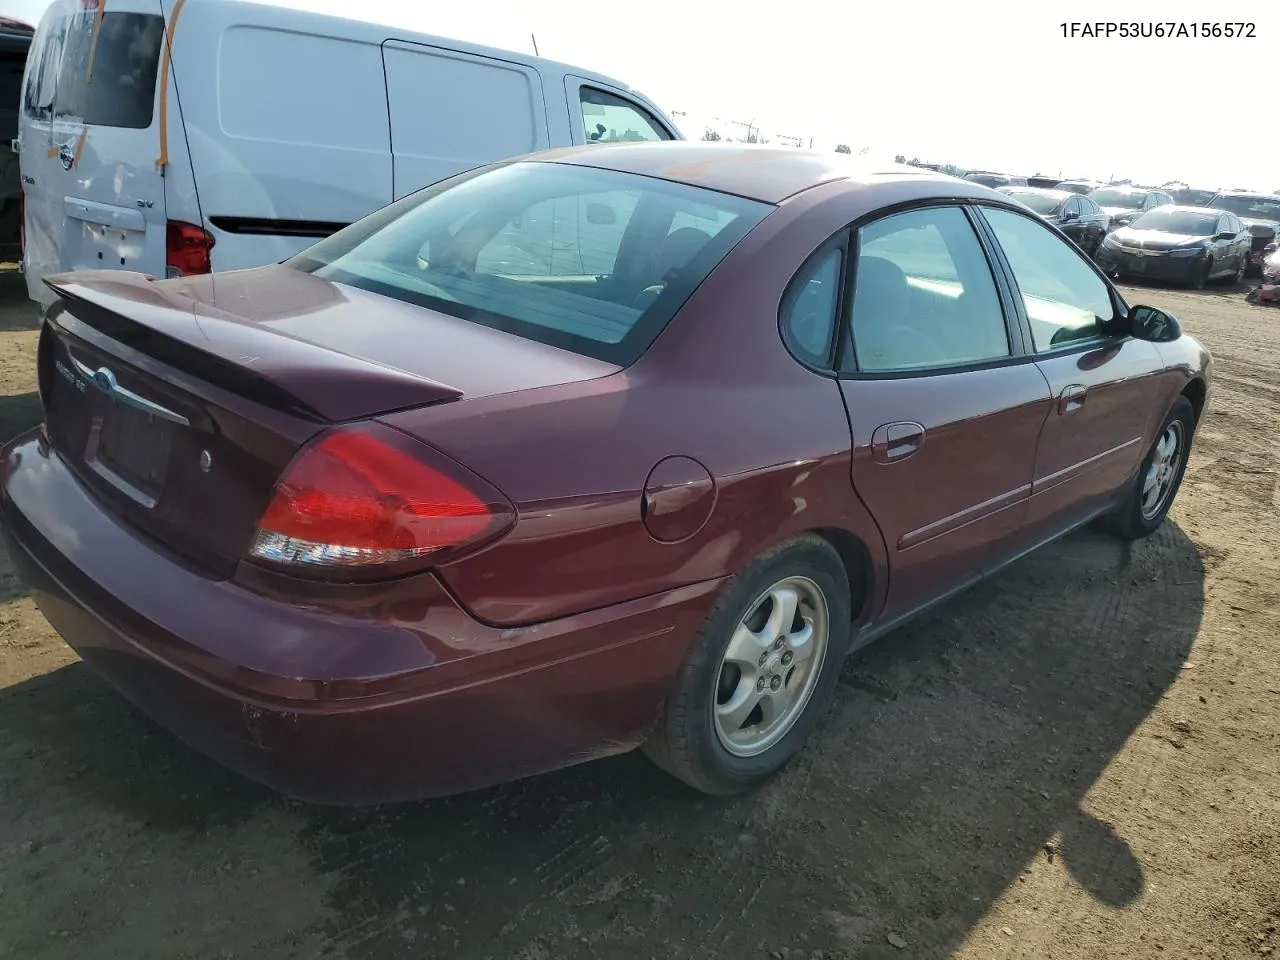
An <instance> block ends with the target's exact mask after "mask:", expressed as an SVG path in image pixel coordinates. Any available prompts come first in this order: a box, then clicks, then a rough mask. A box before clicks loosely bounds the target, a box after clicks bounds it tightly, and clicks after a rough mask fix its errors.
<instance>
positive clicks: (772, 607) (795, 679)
mask: <svg viewBox="0 0 1280 960" xmlns="http://www.w3.org/2000/svg"><path fill="white" fill-rule="evenodd" d="M851 621H852V615H851V613H850V591H849V578H848V575H847V574H846V572H845V569H844V565H843V564H842V563H841V561H840V557H839V555H838V554H837V553H836V552H835V550H834V549H833V548H832V547H831V544H829V543H828V542H827V541H826V540H824V539H822V538H821V537H818V536H816V535H812V534H810V535H805V536H802V537H798V538H796V539H794V540H791V541H788V542H787V543H784V544H781V545H779V546H778V547H775V548H774V549H772V550H770V551H769V552H768V553H766V554H764V555H763V556H761V557H758V558H757V559H756V560H755V561H753V562H752V563H751V565H750V566H748V567H747V568H746V569H745V570H743V571H742V572H741V573H740V574H738V575H737V576H736V577H734V579H733V580H732V581H730V582H729V584H728V585H727V586H726V588H725V590H724V592H723V593H722V594H721V596H720V599H719V600H718V601H717V602H716V605H715V606H714V607H713V608H712V610H711V613H710V614H709V615H708V617H707V620H706V623H705V624H704V625H703V627H702V630H701V631H700V632H699V633H698V636H697V637H696V638H695V639H694V642H693V645H692V647H691V648H690V651H689V654H688V657H687V659H686V661H685V664H684V667H683V668H682V669H681V672H680V674H679V677H678V678H677V680H676V684H675V688H674V689H673V690H672V692H671V694H670V695H669V696H668V697H667V700H666V703H665V704H664V707H663V715H662V719H661V720H660V721H659V723H658V726H657V729H656V730H655V731H654V733H653V735H652V737H651V738H650V739H649V741H648V742H647V743H645V745H644V747H643V748H642V749H643V750H644V752H645V754H646V755H647V756H648V757H649V759H651V760H652V761H653V762H654V763H656V764H657V765H658V766H660V767H662V768H663V769H664V770H666V771H667V772H668V773H670V774H672V775H673V776H675V777H678V778H679V779H681V780H683V781H684V782H685V783H687V784H689V785H690V786H692V787H694V788H695V789H697V790H701V791H702V792H703V793H708V794H713V795H719V796H729V795H732V794H737V793H742V792H745V791H747V790H750V789H752V788H753V787H756V786H758V785H760V784H762V783H763V782H764V781H766V780H768V779H769V778H770V777H772V776H773V775H774V774H776V773H777V772H778V771H779V770H781V769H782V768H783V767H784V766H785V765H786V764H787V762H788V761H789V760H790V759H791V758H792V757H794V756H795V755H796V754H797V753H798V752H799V751H800V748H801V747H802V746H803V745H804V742H805V740H806V738H807V737H808V736H809V734H810V733H811V732H812V730H813V728H814V726H815V724H817V722H818V721H819V719H820V718H821V717H822V715H823V714H824V713H825V712H826V710H827V708H828V707H829V706H830V705H831V700H832V697H833V695H834V692H835V687H836V681H837V680H838V679H839V674H840V665H841V663H842V661H843V659H844V656H845V654H846V653H847V652H848V649H849V638H850V631H851Z"/></svg>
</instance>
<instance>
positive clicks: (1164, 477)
mask: <svg viewBox="0 0 1280 960" xmlns="http://www.w3.org/2000/svg"><path fill="white" fill-rule="evenodd" d="M1185 440H1186V433H1185V432H1184V429H1183V425H1182V421H1180V420H1174V421H1172V422H1171V423H1170V424H1169V425H1168V426H1167V427H1166V428H1165V431H1164V433H1162V434H1161V435H1160V439H1159V440H1158V441H1157V442H1156V448H1155V455H1154V456H1152V458H1151V465H1150V466H1149V467H1147V473H1146V475H1145V476H1144V477H1143V478H1142V516H1143V519H1146V520H1150V519H1151V518H1152V517H1155V516H1156V515H1157V514H1159V513H1160V511H1161V510H1162V509H1164V506H1165V504H1166V503H1167V502H1168V500H1169V495H1170V494H1171V493H1172V492H1173V487H1174V483H1175V482H1176V481H1177V478H1178V468H1179V466H1180V465H1181V463H1182V456H1183V452H1184V448H1185V446H1186V442H1185Z"/></svg>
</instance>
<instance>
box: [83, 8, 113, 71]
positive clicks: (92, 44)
mask: <svg viewBox="0 0 1280 960" xmlns="http://www.w3.org/2000/svg"><path fill="white" fill-rule="evenodd" d="M106 9H107V0H98V12H97V13H95V14H94V15H93V38H92V39H91V40H90V41H89V64H88V66H86V67H85V70H84V85H85V86H86V87H87V86H88V85H89V84H91V83H93V58H94V55H95V54H97V52H98V31H99V30H101V29H102V14H103V13H105V12H106Z"/></svg>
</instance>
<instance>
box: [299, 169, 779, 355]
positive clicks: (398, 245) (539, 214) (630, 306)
mask: <svg viewBox="0 0 1280 960" xmlns="http://www.w3.org/2000/svg"><path fill="white" fill-rule="evenodd" d="M772 209H773V208H772V207H771V206H770V205H768V204H764V203H759V202H757V201H754V200H746V199H743V198H741V197H734V196H730V195H728V194H722V193H716V192H714V191H711V190H703V189H700V188H697V187H691V186H688V185H687V184H678V183H671V182H668V181H664V180H656V179H652V178H649V177H642V176H637V175H635V174H628V173H619V172H617V171H613V170H598V169H594V168H590V167H579V166H576V165H572V164H559V163H530V162H517V163H503V164H499V165H496V166H494V167H491V168H488V169H486V170H483V171H481V172H478V173H473V174H468V175H464V176H462V177H459V178H455V179H454V180H452V181H449V182H447V183H446V184H443V185H437V186H435V187H430V188H427V189H426V190H424V191H422V192H421V193H419V194H411V195H410V196H408V197H406V198H404V200H401V201H397V202H395V203H393V204H391V205H390V206H387V207H384V208H383V209H382V210H380V211H378V212H377V213H375V214H373V215H371V216H370V217H367V218H365V219H364V220H362V221H358V222H357V223H355V224H353V225H352V226H351V227H348V228H347V229H346V230H342V231H339V232H338V233H336V234H334V235H333V236H332V237H329V238H328V239H326V240H322V241H320V243H318V244H316V245H315V246H313V247H311V248H310V249H309V250H306V251H304V252H303V253H302V254H299V255H298V256H297V257H295V258H293V259H292V260H290V261H288V263H289V265H290V266H292V267H294V268H296V269H299V270H304V271H306V272H309V273H314V274H316V275H317V276H320V277H323V278H325V279H328V280H333V281H337V282H340V283H346V284H350V285H352V286H356V287H361V288H363V289H366V290H372V291H374V292H377V293H381V294H383V295H385V296H388V297H394V298H395V299H397V300H404V301H407V302H410V303H417V304H420V305H422V306H426V307H430V308H431V309H434V310H439V311H440V312H442V313H447V314H450V315H452V316H455V317H459V318H461V319H463V320H469V321H472V322H474V323H479V324H483V325H484V326H488V327H493V328H495V329H499V330H503V331H506V332H508V333H512V334H515V335H517V336H521V337H525V338H528V339H530V340H537V341H540V342H542V343H546V344H550V345H552V346H556V347H561V348H563V349H567V350H573V351H575V352H577V353H581V354H583V355H585V356H590V357H595V358H597V359H600V360H605V361H608V362H611V363H618V364H623V365H625V364H629V363H631V362H633V361H634V360H635V359H637V358H638V357H639V356H640V355H641V354H642V353H643V352H644V350H645V349H647V348H648V346H649V344H650V343H651V342H652V341H653V338H654V337H656V336H657V334H658V333H659V332H660V331H661V330H662V328H663V327H664V326H665V325H666V324H667V322H668V321H669V320H670V319H671V317H672V316H674V315H675V313H676V311H677V310H678V309H679V308H680V306H681V305H682V304H683V303H684V301H685V300H687V299H688V297H689V295H690V294H692V293H693V291H694V290H695V289H696V288H697V287H698V286H699V285H700V284H701V283H702V281H703V280H705V279H706V277H707V275H708V274H710V272H711V271H712V270H713V269H714V268H715V266H716V265H717V264H718V263H719V262H720V261H721V260H722V259H723V258H724V256H725V254H727V253H728V252H729V251H730V250H731V249H732V248H733V247H734V245H735V244H736V243H737V242H738V241H739V240H741V239H742V237H744V236H745V235H746V234H747V232H748V231H749V230H751V228H752V227H754V226H755V225H756V224H757V223H759V222H760V220H762V219H763V218H764V217H765V216H766V215H767V214H768V213H769V212H770V211H771V210H772Z"/></svg>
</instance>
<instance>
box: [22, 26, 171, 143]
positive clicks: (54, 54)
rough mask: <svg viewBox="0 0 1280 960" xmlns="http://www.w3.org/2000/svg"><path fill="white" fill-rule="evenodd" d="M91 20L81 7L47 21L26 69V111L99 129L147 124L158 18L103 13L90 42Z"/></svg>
mask: <svg viewBox="0 0 1280 960" xmlns="http://www.w3.org/2000/svg"><path fill="white" fill-rule="evenodd" d="M93 21H94V11H93V10H86V11H84V12H83V13H77V14H75V15H73V16H70V17H65V18H63V19H62V20H61V21H59V22H58V23H56V24H53V25H51V27H50V29H49V35H48V36H47V37H46V38H44V40H43V41H42V42H41V44H40V50H39V52H38V53H37V54H36V56H38V58H39V59H38V60H36V61H35V64H34V66H33V68H32V70H31V73H30V79H29V82H28V86H27V92H26V96H25V97H24V109H25V111H26V113H27V115H28V116H30V117H33V118H35V119H44V120H47V119H49V117H50V116H53V117H57V118H65V119H68V120H78V121H80V122H81V123H86V124H92V125H94V126H101V127H131V128H135V129H146V128H147V127H150V126H151V120H152V117H153V115H154V113H155V98H156V74H157V73H158V72H159V68H160V48H161V45H162V44H163V42H164V18H163V17H161V16H159V15H157V14H150V13H111V12H108V13H105V14H103V16H102V25H101V27H100V28H99V30H98V38H97V42H96V44H95V43H94V36H93V34H94V30H93ZM91 57H92V67H93V72H92V74H90V72H89V68H90V58H91Z"/></svg>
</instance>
